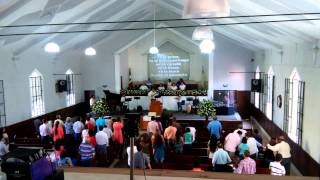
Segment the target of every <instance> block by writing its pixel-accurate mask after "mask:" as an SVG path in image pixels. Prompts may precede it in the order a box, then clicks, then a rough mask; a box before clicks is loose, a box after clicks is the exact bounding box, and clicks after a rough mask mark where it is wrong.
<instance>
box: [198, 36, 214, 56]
mask: <svg viewBox="0 0 320 180" xmlns="http://www.w3.org/2000/svg"><path fill="white" fill-rule="evenodd" d="M214 49H215V44H214V42H213V41H212V40H209V39H205V40H203V41H201V43H200V50H201V53H205V54H210V53H211V52H212V51H213V50H214Z"/></svg>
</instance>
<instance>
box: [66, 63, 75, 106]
mask: <svg viewBox="0 0 320 180" xmlns="http://www.w3.org/2000/svg"><path fill="white" fill-rule="evenodd" d="M66 80H67V96H66V102H67V106H72V105H74V104H75V103H76V98H75V93H74V73H73V72H72V70H71V69H68V71H67V72H66Z"/></svg>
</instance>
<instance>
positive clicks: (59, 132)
mask: <svg viewBox="0 0 320 180" xmlns="http://www.w3.org/2000/svg"><path fill="white" fill-rule="evenodd" d="M59 124H60V123H59V121H56V122H55V123H54V128H53V129H52V137H53V142H56V140H57V139H61V140H63V138H64V131H63V128H62V127H61V126H59Z"/></svg>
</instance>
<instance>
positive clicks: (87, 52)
mask: <svg viewBox="0 0 320 180" xmlns="http://www.w3.org/2000/svg"><path fill="white" fill-rule="evenodd" d="M84 54H85V55H87V56H95V55H96V54H97V52H96V50H95V49H94V48H92V47H88V48H87V49H86V50H85V51H84Z"/></svg>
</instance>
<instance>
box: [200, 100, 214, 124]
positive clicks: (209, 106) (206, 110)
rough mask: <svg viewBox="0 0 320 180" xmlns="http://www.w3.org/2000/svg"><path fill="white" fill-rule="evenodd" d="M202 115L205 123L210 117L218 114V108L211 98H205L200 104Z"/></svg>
mask: <svg viewBox="0 0 320 180" xmlns="http://www.w3.org/2000/svg"><path fill="white" fill-rule="evenodd" d="M197 113H198V114H199V115H200V116H204V117H205V118H206V119H205V123H206V124H208V120H209V117H213V116H215V115H216V109H215V108H214V105H213V103H212V102H211V101H210V100H203V101H201V102H200V103H199V105H198V112H197Z"/></svg>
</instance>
